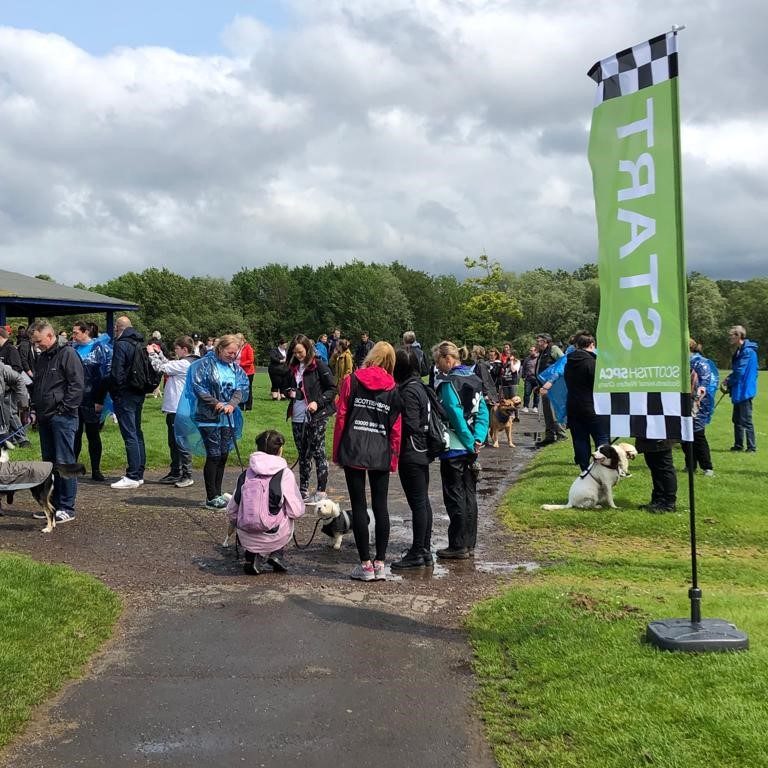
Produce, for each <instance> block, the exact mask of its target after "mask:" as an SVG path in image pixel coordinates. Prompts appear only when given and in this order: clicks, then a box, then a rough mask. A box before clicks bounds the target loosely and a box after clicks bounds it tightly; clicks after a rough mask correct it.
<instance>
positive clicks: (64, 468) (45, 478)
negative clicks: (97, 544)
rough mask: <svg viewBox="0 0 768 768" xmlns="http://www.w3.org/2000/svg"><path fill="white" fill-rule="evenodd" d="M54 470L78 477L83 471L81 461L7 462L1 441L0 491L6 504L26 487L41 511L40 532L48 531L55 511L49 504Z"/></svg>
mask: <svg viewBox="0 0 768 768" xmlns="http://www.w3.org/2000/svg"><path fill="white" fill-rule="evenodd" d="M54 469H55V470H56V472H57V473H58V474H60V475H61V476H62V477H78V476H79V475H83V474H85V467H84V466H83V465H82V464H56V465H53V464H52V463H51V462H50V461H11V457H10V453H9V452H8V449H7V448H6V446H5V443H2V444H0V494H4V495H5V498H6V502H7V503H8V504H12V503H13V497H14V494H15V493H16V491H24V490H29V491H30V493H31V494H32V498H34V500H35V501H36V502H37V504H38V506H39V507H40V509H42V511H43V512H44V513H45V519H46V522H47V525H46V526H45V528H43V530H42V532H43V533H51V532H52V531H53V529H54V528H55V527H56V510H55V509H54V507H53V504H52V503H51V497H52V496H53V472H54Z"/></svg>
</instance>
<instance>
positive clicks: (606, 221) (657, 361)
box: [589, 32, 693, 440]
mask: <svg viewBox="0 0 768 768" xmlns="http://www.w3.org/2000/svg"><path fill="white" fill-rule="evenodd" d="M589 76H590V77H591V78H592V79H593V80H595V82H596V83H597V99H596V104H595V109H594V112H593V115H592V130H591V133H590V140H589V163H590V166H591V167H592V178H593V185H594V192H595V208H596V212H597V229H598V244H599V245H598V272H599V276H600V319H599V322H598V328H597V335H598V339H599V347H600V354H599V356H598V359H597V366H596V369H595V389H594V398H595V412H596V414H597V415H598V416H599V417H601V418H603V419H605V423H604V424H603V426H604V427H605V431H606V433H608V434H610V435H611V436H613V437H625V436H633V437H647V438H650V439H664V438H673V439H678V440H679V439H683V440H692V439H693V423H692V419H691V402H690V371H689V363H688V313H687V299H686V279H685V260H684V256H683V222H682V199H681V192H680V126H679V122H680V121H679V111H678V95H677V36H676V34H675V33H673V32H670V33H668V34H665V35H660V36H658V37H655V38H653V39H652V40H648V41H647V42H645V43H641V44H639V45H635V46H633V47H632V48H628V49H626V50H624V51H620V52H619V53H617V54H615V55H613V56H611V57H609V58H607V59H603V60H602V61H599V62H597V64H595V65H594V66H593V67H592V69H590V71H589Z"/></svg>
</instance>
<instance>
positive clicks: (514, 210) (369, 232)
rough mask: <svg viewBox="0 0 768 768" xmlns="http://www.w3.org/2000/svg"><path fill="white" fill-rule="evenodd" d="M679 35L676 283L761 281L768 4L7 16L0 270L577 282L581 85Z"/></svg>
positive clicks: (34, 7)
mask: <svg viewBox="0 0 768 768" xmlns="http://www.w3.org/2000/svg"><path fill="white" fill-rule="evenodd" d="M672 24H685V25H686V26H687V29H686V30H685V31H684V32H682V33H681V35H680V41H679V45H680V50H681V59H680V66H681V82H680V89H681V99H682V120H683V132H682V143H683V154H684V157H683V175H684V200H685V216H686V247H687V265H688V268H689V269H696V270H699V271H702V272H705V273H706V274H709V275H711V276H712V277H717V278H721V277H722V278H734V279H737V278H746V277H752V276H756V275H765V274H766V273H768V269H766V260H765V253H766V250H768V228H767V227H765V226H763V223H764V222H763V220H764V218H765V217H766V215H768V142H766V139H765V137H766V135H768V125H767V123H768V88H767V87H766V85H765V75H766V72H767V70H768V48H766V45H765V30H766V29H768V3H765V1H764V0H663V1H658V0H637V1H635V0H589V1H588V2H586V1H584V2H583V1H582V0H526V1H524V0H516V1H514V0H513V1H509V2H502V1H501V0H263V1H262V2H245V1H244V0H241V1H238V0H217V1H216V2H209V0H163V2H157V0H132V2H131V3H125V2H118V1H117V0H68V2H66V3H65V2H60V1H59V0H2V2H0V173H2V181H1V182H0V265H1V266H2V267H3V268H5V269H12V270H13V269H16V270H18V271H22V272H26V273H28V274H35V273H39V272H46V273H48V274H50V275H52V276H53V277H54V278H55V279H57V280H59V281H61V282H66V283H73V282H77V281H83V282H86V283H94V282H98V281H99V280H103V279H105V278H108V277H112V276H115V275H117V274H120V273H122V272H124V271H127V270H129V269H132V270H142V269H144V268H146V267H148V266H167V267H168V268H169V269H172V270H174V271H176V272H179V273H182V274H187V275H192V274H197V275H202V274H210V275H219V276H224V277H230V276H231V275H232V274H233V273H234V272H236V271H238V270H239V269H241V268H242V267H243V266H258V265H262V264H265V263H268V262H272V261H279V262H283V263H287V264H321V263H325V262H328V261H333V262H340V261H346V260H349V259H353V258H359V259H363V260H365V261H377V262H390V261H393V260H399V261H401V262H404V263H406V264H409V265H411V266H414V267H417V268H421V269H424V270H426V271H429V272H433V273H438V272H453V273H456V274H461V273H462V262H463V259H464V257H465V256H467V255H470V256H476V255H478V254H479V253H480V252H482V251H483V250H485V251H486V252H487V253H488V254H489V256H490V257H491V258H492V259H494V260H498V261H500V262H501V263H502V264H503V265H504V267H505V268H506V269H509V270H513V271H517V272H520V271H524V270H526V269H530V268H532V267H535V266H542V265H543V266H546V267H549V268H557V267H564V268H566V269H574V268H576V267H578V266H579V265H581V264H583V263H585V262H590V261H594V260H595V252H596V228H595V220H594V207H593V197H592V187H591V175H590V170H589V166H588V163H587V157H586V147H587V140H588V131H589V122H590V118H591V110H592V104H593V97H594V87H593V83H592V82H591V81H590V80H589V79H588V78H587V76H586V71H587V70H588V69H589V67H590V66H591V65H592V64H593V63H594V62H595V61H596V60H597V59H600V58H603V57H605V56H608V55H610V54H611V53H613V52H615V51H617V50H619V49H621V48H624V47H626V46H629V45H631V44H633V43H636V42H640V41H641V40H645V39H647V38H649V37H651V36H653V35H656V34H660V33H662V32H665V31H667V30H668V29H669V28H670V27H671V25H672Z"/></svg>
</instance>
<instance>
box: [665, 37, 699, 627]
mask: <svg viewBox="0 0 768 768" xmlns="http://www.w3.org/2000/svg"><path fill="white" fill-rule="evenodd" d="M683 29H685V24H673V25H672V29H671V32H672V34H673V35H674V36H675V38H677V33H678V32H680V31H681V30H683ZM670 88H671V91H672V104H671V107H672V142H673V144H674V147H675V151H674V152H673V153H672V158H673V163H674V172H673V178H674V183H675V215H676V217H677V252H678V254H679V258H678V260H677V269H678V279H679V280H680V285H681V286H684V285H686V282H687V278H686V266H685V237H684V235H683V230H684V228H683V172H682V168H681V156H682V142H681V141H680V91H679V88H678V78H676V77H673V78H671V80H670ZM680 304H681V309H682V311H683V312H684V313H685V322H684V323H683V327H684V328H688V301H687V291H686V295H685V296H684V297H683V300H682V301H681V302H680ZM680 341H681V344H683V345H684V346H685V347H686V348H687V347H688V339H687V338H684V339H681V340H680ZM688 399H689V402H690V404H691V406H692V405H693V402H692V400H693V398H692V397H691V394H690V392H689V393H688ZM691 412H692V410H691ZM683 448H684V451H685V456H686V464H687V469H688V507H689V531H690V537H691V588H690V589H689V590H688V598H689V599H690V601H691V623H692V624H699V623H700V622H701V597H702V593H701V589H700V588H699V578H698V565H697V562H698V558H697V554H696V492H695V481H694V475H695V473H696V469H695V462H694V459H693V436H691V440H690V441H686V442H684V445H683Z"/></svg>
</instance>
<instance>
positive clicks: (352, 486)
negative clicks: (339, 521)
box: [344, 467, 389, 563]
mask: <svg viewBox="0 0 768 768" xmlns="http://www.w3.org/2000/svg"><path fill="white" fill-rule="evenodd" d="M366 472H367V473H368V482H369V483H370V486H371V509H373V517H374V520H375V521H376V527H375V533H376V559H377V560H381V561H382V562H383V560H384V558H385V557H386V554H387V544H389V510H388V509H387V493H388V492H389V472H388V471H386V470H377V469H369V470H365V469H353V468H352V467H344V476H345V477H346V479H347V490H348V491H349V501H350V503H351V505H352V532H353V533H354V535H355V544H356V545H357V553H358V555H359V556H360V562H362V563H364V562H366V561H368V560H370V559H371V549H370V541H369V537H368V505H367V503H366V499H365V473H366Z"/></svg>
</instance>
